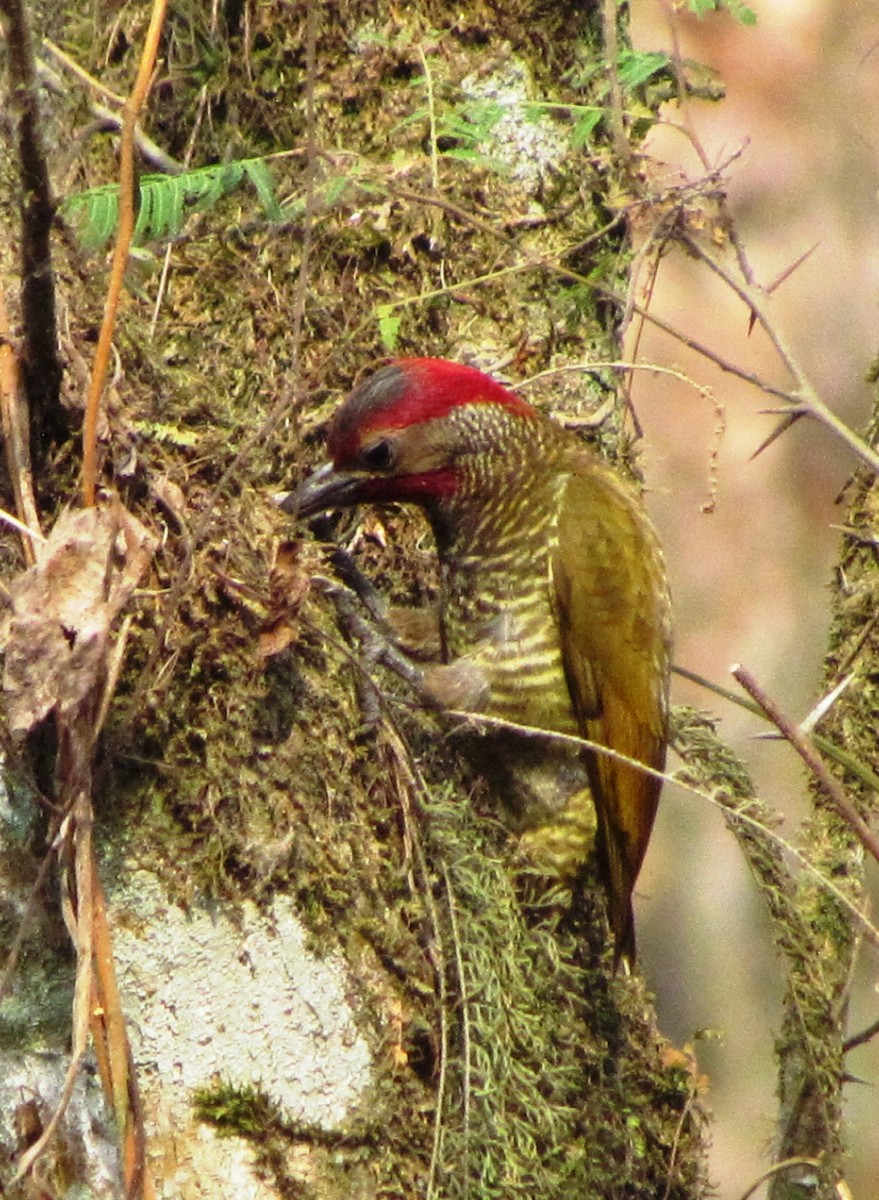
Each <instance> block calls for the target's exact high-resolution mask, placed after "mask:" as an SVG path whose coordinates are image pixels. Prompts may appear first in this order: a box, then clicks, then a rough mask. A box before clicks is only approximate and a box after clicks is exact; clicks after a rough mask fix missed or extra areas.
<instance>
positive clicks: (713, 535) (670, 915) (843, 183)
mask: <svg viewBox="0 0 879 1200" xmlns="http://www.w3.org/2000/svg"><path fill="white" fill-rule="evenodd" d="M752 6H753V8H754V9H755V10H756V12H757V16H758V23H757V25H756V26H750V27H748V26H743V25H740V24H738V23H736V22H735V21H734V20H733V19H732V18H730V17H728V16H726V15H724V14H709V16H707V17H706V18H704V19H701V20H699V19H697V18H695V17H693V16H690V15H688V14H681V13H678V14H672V9H671V6H670V5H665V4H663V3H660V2H658V0H634V2H633V4H632V24H633V35H634V41H635V45H636V47H637V48H639V49H642V50H648V49H665V50H669V51H671V50H672V47H673V39H672V33H671V26H670V22H671V21H673V22H674V29H675V31H676V35H677V37H678V39H679V43H680V49H681V52H682V54H683V56H684V57H685V58H692V59H695V60H696V61H698V62H700V63H705V64H707V65H709V66H711V67H712V68H714V69H715V70H716V71H717V73H718V75H719V76H720V78H721V79H722V81H723V82H724V84H725V86H726V91H727V98H726V100H725V101H724V102H723V103H721V104H716V105H712V104H709V103H705V102H691V103H690V104H689V105H688V106H687V110H686V113H682V112H681V110H680V109H677V108H674V107H670V108H669V109H668V111H667V114H666V116H667V118H668V124H666V125H665V126H661V127H660V128H658V129H657V131H656V132H655V134H654V135H653V136H652V138H651V140H650V142H649V143H648V149H649V151H650V153H651V154H652V156H653V157H654V159H655V160H656V162H657V166H656V167H655V170H656V171H657V173H658V174H659V177H660V179H663V178H664V179H665V180H666V181H667V182H668V183H669V184H672V185H674V184H677V183H681V182H684V181H685V180H686V179H698V178H700V177H701V176H702V175H704V174H705V171H704V168H703V167H702V165H701V164H700V162H699V159H698V157H697V155H696V153H695V151H694V149H693V145H692V142H691V140H690V139H689V138H688V137H687V136H686V135H685V133H684V132H682V130H681V128H680V127H681V126H689V128H690V129H691V130H692V131H693V132H695V133H696V135H697V136H698V139H699V141H700V142H701V144H702V146H703V147H704V149H705V151H707V154H708V157H709V159H710V161H711V163H712V165H720V164H721V163H723V162H725V161H727V160H728V159H729V158H730V157H731V156H732V155H734V154H736V153H739V157H738V159H737V160H736V161H735V162H734V163H733V164H732V165H731V166H730V168H729V170H728V173H727V179H728V183H729V188H730V195H731V202H732V209H733V212H734V214H735V216H736V219H737V222H738V226H739V229H740V232H741V233H742V235H743V238H744V242H745V245H746V248H747V251H748V255H749V258H750V261H751V264H752V266H753V268H754V272H755V275H756V277H757V279H758V280H759V281H760V282H761V283H763V284H769V283H771V282H772V281H773V280H775V279H776V278H777V277H778V276H779V275H781V274H782V273H783V272H784V271H785V270H786V269H787V268H788V267H790V266H791V265H792V264H793V263H794V262H795V261H796V260H797V259H798V258H799V257H800V255H802V254H803V253H805V252H806V251H808V250H810V248H812V247H813V246H814V250H813V252H812V253H811V254H810V256H809V257H808V259H807V260H806V261H805V262H804V263H803V264H802V265H801V266H800V267H799V268H798V269H797V270H796V271H795V272H794V273H793V274H792V275H791V277H790V278H788V279H787V280H786V281H785V282H784V283H782V284H781V285H780V286H779V288H778V289H777V291H776V292H775V293H774V295H773V301H772V307H773V310H774V314H775V318H776V320H777V322H778V325H779V327H780V329H781V330H782V332H783V334H784V336H785V337H786V339H787V341H788V344H789V346H790V347H791V348H792V350H793V351H794V353H795V355H796V356H798V358H799V360H800V362H801V363H802V365H803V367H804V368H805V370H806V372H807V373H808V375H809V376H810V377H811V379H812V381H813V383H814V384H815V385H816V387H817V389H818V391H819V393H820V395H821V396H822V397H823V399H824V400H825V402H826V403H828V404H829V405H830V406H831V407H832V408H833V409H834V411H835V412H837V413H838V414H839V415H840V416H841V417H842V418H843V419H845V420H846V421H847V422H848V423H849V424H851V425H853V426H854V427H855V428H858V429H860V428H862V427H863V425H864V423H865V421H866V419H867V416H868V413H869V411H870V403H871V392H870V389H869V387H868V385H867V384H866V382H865V377H866V374H867V371H868V369H869V367H870V364H871V362H872V360H873V359H874V357H875V356H876V353H877V342H879V337H877V312H876V300H877V276H879V253H877V248H879V208H877V185H879V178H877V175H879V170H877V161H879V153H877V151H879V124H877V122H876V115H877V112H879V103H877V101H879V6H877V5H875V4H865V3H859V2H858V0H753V4H752ZM639 299H640V297H639ZM650 307H651V309H652V311H653V312H654V313H656V314H657V315H658V316H660V317H662V318H664V319H665V320H666V321H669V322H671V323H672V324H674V325H675V326H676V327H677V328H679V329H682V330H685V331H686V332H687V333H688V334H689V335H691V336H692V337H694V338H696V339H698V340H700V341H702V342H704V343H706V344H707V345H709V346H711V347H712V348H713V349H715V350H716V351H718V352H720V353H722V354H723V355H724V356H725V357H726V358H727V359H729V360H731V361H732V362H734V363H736V364H738V365H739V366H741V367H744V368H746V369H748V370H752V371H754V372H756V373H757V374H759V375H760V376H761V377H763V378H765V379H768V380H769V381H771V382H773V383H777V384H779V385H784V384H787V383H789V380H788V378H787V376H786V372H785V371H784V368H783V367H782V366H781V364H780V363H779V361H778V358H777V355H776V354H775V352H774V351H773V349H772V348H771V346H770V344H769V342H768V339H767V338H766V337H765V335H763V334H762V333H761V331H760V330H759V329H755V330H754V331H753V332H752V333H750V334H749V331H748V313H747V311H746V309H745V308H744V306H743V305H742V304H741V303H740V302H739V301H738V300H736V298H735V297H734V296H733V294H732V293H731V291H730V290H729V289H728V288H726V287H725V286H724V285H723V284H722V283H721V282H720V281H717V280H715V278H714V277H713V276H712V275H711V274H710V273H709V271H708V270H707V269H706V268H705V267H704V266H702V265H700V264H699V263H697V262H695V261H691V260H688V259H686V258H685V257H684V256H683V255H682V254H674V255H671V256H669V257H667V258H666V259H664V260H663V262H662V265H661V267H660V270H659V275H658V280H657V285H656V288H655V291H654V294H653V297H652V301H651V305H650ZM637 332H638V331H636V330H634V329H633V330H632V331H631V336H633V337H634V336H635V334H636V333H637ZM638 357H639V360H640V361H642V362H656V363H659V364H662V365H664V366H674V367H677V368H680V369H681V370H682V371H684V372H686V373H687V374H688V375H690V376H691V377H692V378H693V379H694V380H695V381H696V382H697V383H698V384H699V385H700V386H708V387H710V388H711V389H712V391H713V395H714V398H715V400H716V401H717V402H719V404H721V405H722V407H723V409H724V412H725V423H726V430H725V434H724V436H723V440H722V443H721V445H720V453H719V459H718V463H717V475H718V482H717V495H716V509H715V511H714V512H713V513H710V514H708V513H705V512H704V511H703V506H704V505H705V503H706V501H707V500H708V499H709V494H710V490H711V485H710V481H709V472H710V457H711V452H712V447H713V445H714V438H715V431H716V427H717V424H718V421H717V415H716V413H715V411H714V409H713V407H712V405H711V404H710V402H707V401H706V400H705V399H703V398H700V396H699V394H698V393H697V392H696V391H695V390H694V389H693V388H691V387H688V386H686V385H685V384H683V383H681V382H678V381H677V380H675V379H672V378H670V377H668V376H661V375H660V376H656V377H652V376H650V375H649V374H648V373H646V372H639V373H637V374H636V378H635V382H634V387H633V396H634V399H635V403H636V407H637V411H638V415H639V417H640V419H641V421H642V423H643V425H644V427H645V433H646V438H645V443H644V444H645V447H646V451H645V455H646V457H645V464H644V465H645V470H646V474H647V481H648V486H649V488H650V496H649V502H650V505H651V509H652V512H653V515H654V517H655V519H656V522H657V524H658V525H659V527H660V530H661V533H662V535H663V538H664V541H665V545H666V549H667V554H668V558H669V565H670V570H671V575H672V581H673V586H674V590H675V602H676V613H677V626H678V635H677V648H676V660H677V661H678V662H679V663H681V664H682V665H684V666H686V667H688V668H690V669H691V670H694V671H696V672H698V673H699V674H701V675H703V676H706V677H707V678H709V679H711V680H714V681H716V682H718V683H720V684H722V685H723V686H725V687H728V688H730V689H732V690H736V686H737V685H736V684H735V683H734V681H733V680H732V679H731V678H730V675H729V667H730V664H732V663H734V662H741V663H743V664H744V665H746V666H747V667H748V668H749V669H750V670H751V671H752V672H753V673H754V674H755V675H756V676H757V678H758V679H759V680H760V681H761V683H762V684H763V685H764V686H765V687H766V689H767V690H768V691H769V692H770V694H771V695H773V696H774V697H775V698H776V699H777V700H778V701H779V703H780V704H781V705H782V707H783V708H784V709H785V710H786V711H787V712H788V713H789V714H791V715H793V716H795V717H796V718H797V719H802V718H803V717H804V716H805V715H806V713H807V712H808V711H809V710H810V709H811V708H812V706H813V704H814V703H815V701H816V700H817V699H818V697H819V696H820V691H821V664H822V658H823V655H824V651H825V643H826V634H827V629H828V623H829V600H828V592H827V585H828V583H829V581H830V579H831V576H832V571H833V564H834V561H835V558H836V555H837V542H838V535H837V532H836V527H837V526H838V525H839V524H841V523H842V522H843V521H844V520H845V508H844V506H843V505H840V504H839V503H838V498H839V493H840V490H841V488H842V487H843V485H844V483H845V481H846V479H847V477H848V475H849V473H850V472H851V470H852V467H853V465H854V460H853V457H852V456H851V455H850V454H849V453H848V452H847V451H846V450H845V449H844V447H842V445H841V443H839V442H838V441H837V440H836V439H834V438H833V436H832V435H831V434H829V433H828V432H826V431H825V430H823V429H822V428H819V427H818V426H817V425H816V424H815V423H813V422H807V421H801V422H799V423H798V424H797V425H796V426H795V427H794V428H793V429H791V430H790V431H789V432H787V433H786V434H785V435H784V436H783V437H782V438H780V439H779V440H778V441H776V442H774V443H773V444H772V445H771V446H770V447H769V448H768V449H767V450H766V451H765V452H764V453H762V454H761V455H760V456H759V457H758V458H757V459H755V460H754V461H751V455H752V454H753V452H754V451H755V450H756V449H757V447H758V446H759V445H760V444H761V442H762V441H763V440H764V438H765V437H766V436H767V434H768V433H769V432H770V431H771V430H772V428H773V426H774V423H775V422H776V420H777V418H774V417H771V416H766V415H762V414H761V410H762V409H765V408H766V407H767V403H768V401H767V397H765V396H763V395H761V394H760V393H759V392H757V391H756V390H755V389H753V388H750V387H749V386H748V385H746V384H743V383H740V382H739V381H737V380H736V379H735V378H733V377H731V376H729V375H725V374H723V373H721V372H720V371H719V370H718V369H716V368H714V367H713V366H712V365H711V364H710V363H708V362H707V361H706V360H705V359H704V358H701V357H700V356H698V355H696V354H693V353H691V352H689V351H687V350H686V349H685V348H684V347H683V346H682V345H681V344H680V343H678V342H676V341H674V340H672V339H671V338H669V337H668V336H666V335H664V334H662V333H660V332H657V331H655V330H654V329H651V327H650V326H649V325H648V326H647V327H646V328H645V329H644V330H643V331H641V333H640V345H639V350H638ZM674 699H675V700H676V702H678V703H689V704H694V705H696V706H697V707H699V708H702V709H709V710H711V711H713V712H714V713H716V714H717V715H718V716H720V717H721V718H722V723H721V727H720V732H721V735H722V736H723V737H724V739H725V740H726V741H727V742H728V743H729V744H731V745H732V746H733V747H734V748H735V749H736V750H737V751H738V752H739V753H740V754H742V755H743V756H744V757H745V758H746V760H747V762H748V763H749V766H750V768H751V771H752V775H753V778H754V780H755V782H756V785H757V788H758V791H759V793H760V794H761V795H762V796H763V798H764V799H766V800H767V801H768V802H769V803H770V804H771V805H772V806H773V807H775V808H777V809H779V810H781V811H782V812H783V813H784V815H785V823H784V826H783V827H782V829H781V831H780V832H782V834H783V835H785V836H788V837H792V838H796V831H797V825H798V823H799V820H800V819H801V817H802V815H803V813H804V812H805V810H806V803H807V793H806V788H805V783H804V776H803V773H802V771H801V770H800V768H799V766H798V763H797V761H796V760H795V758H794V756H793V753H792V752H791V751H790V750H789V749H788V748H787V747H785V746H784V745H782V744H780V743H778V742H771V741H756V740H754V735H755V734H756V733H758V732H759V731H760V729H761V724H760V722H758V721H757V719H756V718H752V717H749V716H748V715H747V714H746V713H743V712H742V711H741V710H738V709H736V708H735V707H733V706H732V705H729V704H725V703H724V702H723V701H722V700H719V699H717V698H715V697H712V696H711V695H710V694H709V693H708V692H706V691H705V690H704V689H699V688H696V687H695V686H694V685H691V684H687V683H685V682H683V681H681V680H678V681H677V682H676V684H675V695H674ZM660 813H661V816H660V821H659V827H658V830H657V834H656V835H655V841H654V842H653V843H652V845H651V852H650V854H649V855H648V861H647V865H646V869H645V871H644V873H643V874H642V877H641V880H640V881H639V893H640V900H639V905H638V915H639V927H640V930H641V935H640V940H639V945H640V950H641V954H642V957H643V960H644V964H645V969H646V973H647V977H648V979H649V980H650V981H651V983H652V985H653V986H654V987H655V989H656V991H657V1000H658V1009H659V1018H660V1026H661V1028H662V1029H663V1031H664V1032H665V1033H666V1034H667V1035H668V1036H669V1037H670V1038H672V1039H673V1040H674V1041H675V1042H676V1043H677V1044H682V1043H685V1042H690V1041H691V1040H692V1039H693V1037H694V1035H696V1034H697V1032H698V1031H708V1034H707V1036H705V1037H702V1038H700V1040H699V1041H698V1042H697V1044H696V1050H697V1054H698V1059H699V1064H700V1067H701V1068H702V1069H703V1070H705V1071H707V1072H708V1074H709V1076H710V1080H711V1094H710V1099H709V1105H710V1109H711V1111H712V1114H713V1120H712V1142H713V1152H712V1155H713V1156H712V1172H711V1173H712V1180H713V1182H714V1183H715V1184H716V1185H717V1188H718V1194H719V1196H721V1197H722V1198H723V1200H735V1198H737V1197H740V1196H741V1195H742V1194H743V1193H744V1192H745V1190H746V1189H747V1187H748V1186H749V1185H750V1184H752V1183H753V1182H754V1180H755V1179H756V1178H757V1177H758V1176H759V1175H760V1174H761V1173H762V1172H763V1171H764V1170H765V1169H766V1168H767V1167H768V1165H769V1163H770V1153H771V1138H772V1134H773V1128H774V1119H775V1114H776V1101H775V1096H774V1089H775V1061H774V1057H773V1036H774V1034H775V1032H776V1031H777V1030H778V1027H779V1024H780V1019H781V1013H780V1008H779V998H780V995H781V989H782V982H783V980H782V974H781V970H780V966H779V963H778V962H777V961H776V959H775V956H774V953H773V951H772V948H771V941H770V933H769V929H768V922H767V919H766V917H765V915H764V913H763V911H762V905H761V902H760V900H759V898H758V897H757V895H756V891H755V888H754V887H753V885H752V883H751V880H750V877H749V874H748V871H747V868H746V867H745V865H744V861H743V859H742V856H741V854H740V852H739V850H738V848H737V846H736V844H735V842H734V840H733V838H732V835H731V834H729V833H728V832H727V830H726V828H725V826H724V823H723V820H722V818H721V817H720V814H719V813H718V812H716V811H714V810H712V809H711V808H710V807H709V806H708V805H707V804H702V803H700V802H699V801H698V800H696V799H694V798H692V797H688V796H684V795H683V794H681V793H677V794H676V793H675V792H674V790H673V789H667V791H666V795H665V799H664V804H663V806H662V808H661V810H660ZM870 881H871V884H872V890H873V896H874V903H873V911H874V912H875V911H876V900H877V899H879V886H877V884H879V879H877V872H876V870H875V869H872V870H871V877H870ZM877 978H879V970H877V961H876V958H875V955H872V954H871V953H870V952H869V951H867V952H865V953H864V954H863V955H862V962H861V966H860V972H859V977H858V979H857V980H856V982H855V986H854V990H853V1003H852V1015H851V1028H852V1030H858V1029H860V1028H862V1027H863V1026H864V1025H866V1024H868V1023H870V1022H871V1021H874V1020H875V1019H876V1017H877V1015H879V995H877V986H876V984H877ZM849 1068H850V1070H851V1071H852V1072H853V1073H854V1074H856V1075H858V1076H859V1077H860V1078H861V1079H863V1080H865V1081H866V1083H865V1084H853V1085H851V1087H850V1089H849V1119H850V1126H849V1136H850V1144H851V1160H850V1168H849V1171H848V1183H849V1185H850V1187H851V1188H852V1190H853V1193H854V1195H855V1196H856V1197H864V1198H866V1197H870V1196H874V1195H876V1173H875V1166H876V1163H877V1161H879V1120H877V1111H879V1099H877V1096H876V1085H877V1081H879V1047H877V1046H875V1044H874V1045H873V1046H872V1047H871V1046H868V1047H865V1048H862V1049H860V1050H858V1051H856V1052H855V1053H854V1054H853V1055H852V1056H851V1061H850V1062H849ZM758 1194H759V1195H763V1190H762V1189H761V1191H760V1192H759V1193H758Z"/></svg>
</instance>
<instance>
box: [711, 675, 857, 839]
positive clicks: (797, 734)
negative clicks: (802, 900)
mask: <svg viewBox="0 0 879 1200" xmlns="http://www.w3.org/2000/svg"><path fill="white" fill-rule="evenodd" d="M730 673H731V674H732V676H733V678H734V679H736V680H737V681H738V682H739V683H740V684H741V685H742V687H743V688H744V689H745V691H746V692H747V693H748V695H749V696H750V697H751V699H752V700H754V701H756V703H757V704H759V706H760V708H761V709H762V710H763V712H764V713H765V714H766V716H767V717H768V718H769V720H770V721H771V722H772V724H773V725H774V726H775V727H776V729H777V730H778V731H779V733H781V734H782V735H783V736H784V738H785V740H786V741H788V742H790V744H791V745H792V746H793V748H794V750H796V752H797V754H799V756H800V758H801V759H802V760H803V762H804V763H805V764H806V766H807V767H808V768H809V770H810V771H811V772H812V774H813V775H814V776H815V778H816V779H817V780H818V783H819V784H820V785H821V788H822V790H823V792H824V794H825V795H826V796H827V798H828V800H829V801H830V802H831V804H832V805H833V807H834V808H835V809H836V811H837V812H838V813H839V815H840V816H841V817H842V819H843V820H844V821H845V822H846V824H848V825H849V826H850V827H851V829H852V830H853V831H854V833H855V834H856V835H857V837H858V839H859V840H860V842H861V845H862V846H863V847H864V849H865V850H867V851H868V852H869V853H870V854H872V856H873V858H875V859H876V861H877V862H879V838H877V836H876V834H875V833H874V832H873V830H872V829H871V828H870V826H869V825H868V824H867V822H866V821H865V820H864V818H863V817H862V816H861V814H860V813H859V812H858V810H857V809H856V808H855V806H854V805H853V804H852V802H851V800H849V798H848V796H847V795H846V794H845V791H844V789H843V787H842V785H841V784H840V783H839V781H838V780H836V779H834V777H833V776H832V775H831V774H830V771H829V770H828V769H827V765H826V764H825V762H824V760H823V759H822V758H821V756H820V755H819V753H818V751H817V750H816V749H815V747H814V746H813V745H812V743H811V741H810V740H809V739H808V738H807V737H806V736H805V735H804V734H803V733H802V731H801V730H800V729H798V728H797V726H796V725H795V724H794V723H793V721H791V720H790V718H789V717H786V716H785V714H784V713H783V712H782V711H781V709H780V708H779V707H778V705H777V704H776V703H775V701H774V700H772V699H771V698H770V697H769V696H767V694H766V692H764V690H763V688H762V687H761V686H760V684H759V683H758V682H757V680H756V679H755V678H754V676H753V675H752V674H751V673H750V671H748V670H747V668H746V667H743V666H741V665H740V664H739V663H736V664H735V665H734V666H732V667H731V668H730Z"/></svg>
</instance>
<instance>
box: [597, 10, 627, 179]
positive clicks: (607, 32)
mask: <svg viewBox="0 0 879 1200" xmlns="http://www.w3.org/2000/svg"><path fill="white" fill-rule="evenodd" d="M618 16H619V5H618V4H617V0H603V3H602V7H601V24H602V37H603V39H604V56H605V70H606V72H607V79H608V90H609V92H610V128H611V135H612V137H613V147H614V153H615V154H616V156H617V159H618V161H619V162H620V164H621V165H622V166H623V167H626V166H628V164H629V163H630V162H631V161H632V147H631V145H630V144H629V139H628V137H627V136H626V123H625V120H624V118H623V93H622V88H621V87H620V76H619V72H618V70H617V63H618V61H619V57H620V47H619V37H618V33H617V19H618Z"/></svg>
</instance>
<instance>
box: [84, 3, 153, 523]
mask: <svg viewBox="0 0 879 1200" xmlns="http://www.w3.org/2000/svg"><path fill="white" fill-rule="evenodd" d="M167 2H168V0H153V9H152V13H151V15H150V24H149V28H148V29H147V34H146V38H145V40H144V46H143V51H142V53H141V58H140V64H139V66H138V70H137V77H136V79H135V81H134V86H133V88H132V89H131V94H130V95H129V96H128V99H127V100H126V101H125V106H124V108H123V110H122V140H121V147H120V161H119V227H118V229H117V231H116V244H115V246H114V247H113V259H112V262H111V265H110V281H109V284H108V285H107V298H106V301H105V303H104V317H103V320H102V322H101V332H100V334H99V336H98V344H97V347H96V349H95V361H94V365H93V367H92V374H91V378H90V380H89V387H88V395H87V397H86V409H85V421H84V423H83V433H82V502H83V504H84V505H85V506H86V507H87V508H88V507H91V505H93V504H94V502H95V487H96V483H97V465H98V415H99V412H100V407H101V395H102V393H103V390H104V380H105V379H106V376H107V368H108V365H109V361H110V347H111V344H112V340H113V328H114V326H115V324H116V311H117V308H118V306H119V297H120V296H121V294H122V286H123V282H124V279H125V268H126V266H127V264H128V249H129V246H130V245H131V238H132V234H133V233H134V223H135V219H136V217H135V202H134V196H135V188H136V186H137V184H136V178H135V163H134V131H135V128H136V126H137V119H138V117H139V116H140V112H141V109H142V108H143V105H144V101H145V100H146V97H147V95H148V93H149V89H150V83H151V80H152V74H153V67H154V66H155V61H156V55H157V54H158V50H159V38H160V36H161V33H162V25H163V23H164V20H165V9H166V7H167Z"/></svg>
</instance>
